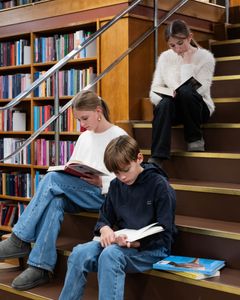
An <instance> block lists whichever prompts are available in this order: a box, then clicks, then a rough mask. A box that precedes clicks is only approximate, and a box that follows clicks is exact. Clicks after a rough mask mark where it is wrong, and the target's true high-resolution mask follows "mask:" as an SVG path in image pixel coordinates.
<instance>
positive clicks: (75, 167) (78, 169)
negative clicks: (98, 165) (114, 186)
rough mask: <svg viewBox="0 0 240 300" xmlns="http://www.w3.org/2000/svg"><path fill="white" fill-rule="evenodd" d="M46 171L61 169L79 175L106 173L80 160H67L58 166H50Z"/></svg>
mask: <svg viewBox="0 0 240 300" xmlns="http://www.w3.org/2000/svg"><path fill="white" fill-rule="evenodd" d="M47 171H48V172H52V171H63V172H66V173H69V174H71V175H74V176H79V177H88V176H92V175H96V176H107V174H106V173H104V172H102V171H100V170H97V169H95V168H93V167H90V166H88V165H86V164H84V163H82V162H80V161H72V162H69V163H67V164H65V165H60V166H51V167H49V168H48V170H47Z"/></svg>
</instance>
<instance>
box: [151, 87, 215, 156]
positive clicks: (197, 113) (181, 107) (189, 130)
mask: <svg viewBox="0 0 240 300" xmlns="http://www.w3.org/2000/svg"><path fill="white" fill-rule="evenodd" d="M209 115H210V113H209V109H208V107H207V105H206V103H205V102H204V101H203V99H202V96H201V95H200V94H198V93H197V92H196V91H195V90H194V89H193V88H191V87H189V86H182V87H181V88H180V90H179V92H178V93H177V95H176V97H174V98H172V97H169V96H164V97H163V99H162V100H161V101H160V102H159V103H158V105H156V106H155V107H154V111H153V121H152V147H151V156H152V157H155V158H156V157H157V158H163V159H169V158H170V148H171V126H172V125H178V124H183V126H184V138H185V140H186V142H187V143H190V142H195V141H197V140H200V139H201V138H202V130H201V124H202V123H205V122H207V120H208V119H209Z"/></svg>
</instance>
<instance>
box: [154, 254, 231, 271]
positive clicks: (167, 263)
mask: <svg viewBox="0 0 240 300" xmlns="http://www.w3.org/2000/svg"><path fill="white" fill-rule="evenodd" d="M224 266H225V262H224V261H223V260H216V259H207V258H197V257H188V256H174V255H170V256H168V257H166V258H164V259H162V260H160V261H158V262H157V263H155V264H153V268H154V269H157V270H165V271H175V272H196V273H199V274H204V275H208V276H212V275H214V274H215V273H216V272H217V271H218V270H220V269H221V268H223V267H224Z"/></svg>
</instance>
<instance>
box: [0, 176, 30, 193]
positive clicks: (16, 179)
mask: <svg viewBox="0 0 240 300" xmlns="http://www.w3.org/2000/svg"><path fill="white" fill-rule="evenodd" d="M0 178H1V194H2V195H8V196H16V197H31V174H30V173H19V172H10V173H1V174H0Z"/></svg>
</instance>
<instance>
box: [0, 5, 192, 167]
mask: <svg viewBox="0 0 240 300" xmlns="http://www.w3.org/2000/svg"><path fill="white" fill-rule="evenodd" d="M186 2H188V0H182V1H180V2H179V3H178V4H176V6H175V7H174V8H172V9H171V10H170V11H169V12H168V13H166V15H165V16H164V17H162V18H161V19H160V20H159V21H158V22H157V24H156V26H154V27H153V28H150V29H149V30H148V31H146V32H145V33H144V34H142V35H141V36H140V37H139V38H138V39H137V40H136V41H135V42H133V43H132V44H131V45H130V47H129V48H128V49H127V50H126V51H125V52H124V53H122V54H121V55H120V56H119V57H118V58H117V59H115V60H114V61H113V62H112V63H111V64H110V65H109V66H108V67H107V68H106V69H105V70H104V71H103V72H102V73H100V74H99V75H98V76H97V77H96V78H95V79H94V80H93V81H92V82H90V83H89V84H88V85H87V86H85V87H84V88H83V89H82V90H88V89H90V88H92V87H93V86H94V85H95V84H96V83H97V82H98V81H99V80H101V79H102V78H103V77H104V76H105V75H106V74H108V73H109V72H110V71H111V70H112V69H113V68H114V67H115V66H116V65H117V64H118V63H120V62H121V61H122V60H123V59H124V58H125V57H126V56H127V55H128V54H129V53H131V52H132V51H133V50H134V49H135V48H136V47H137V46H139V45H140V44H141V43H142V42H143V41H145V40H146V39H147V38H148V37H149V36H150V35H151V34H152V33H153V32H154V31H155V30H157V29H158V28H159V26H160V25H161V24H162V23H163V22H165V21H166V20H167V19H168V18H169V17H171V16H172V15H173V14H174V13H175V12H176V11H177V10H178V9H179V8H181V7H182V6H183V5H184V4H185V3H186ZM71 105H72V99H71V100H70V101H68V102H67V103H66V104H65V105H64V106H63V107H62V108H61V109H60V110H59V113H58V114H55V115H53V116H52V117H51V118H50V119H48V120H47V121H46V122H45V123H44V124H43V125H42V126H41V127H40V128H39V129H38V130H36V131H35V132H34V133H33V134H32V135H31V136H30V137H29V138H28V139H27V140H25V141H24V142H23V143H22V144H21V146H20V147H19V148H18V149H16V150H15V151H14V152H13V153H11V154H10V155H8V156H7V157H4V158H3V159H1V160H0V162H1V161H4V160H7V159H9V158H11V157H12V156H14V155H16V154H18V153H19V152H20V151H21V150H22V149H23V148H24V147H26V146H28V145H29V144H30V143H31V142H32V141H33V140H34V139H35V138H36V137H37V136H38V135H39V134H40V133H41V132H42V131H44V130H45V129H46V128H47V127H48V126H49V125H50V124H51V123H52V122H54V121H55V120H56V119H57V118H58V117H59V116H60V115H61V114H62V113H63V112H64V111H65V110H67V109H68V108H69V107H70V106H71Z"/></svg>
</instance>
